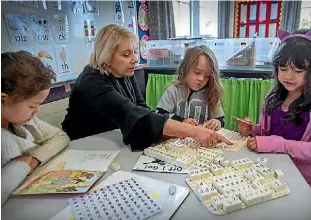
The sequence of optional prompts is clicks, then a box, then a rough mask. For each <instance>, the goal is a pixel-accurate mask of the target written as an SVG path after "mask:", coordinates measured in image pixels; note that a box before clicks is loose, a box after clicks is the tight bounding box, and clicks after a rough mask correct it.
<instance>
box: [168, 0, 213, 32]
mask: <svg viewBox="0 0 311 220" xmlns="http://www.w3.org/2000/svg"><path fill="white" fill-rule="evenodd" d="M173 11H174V21H175V31H176V37H197V36H213V37H217V33H218V29H217V28H218V25H217V23H218V17H217V16H218V1H217V0H213V1H206V0H200V1H193V0H173Z"/></svg>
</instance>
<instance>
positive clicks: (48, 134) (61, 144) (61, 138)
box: [30, 117, 70, 166]
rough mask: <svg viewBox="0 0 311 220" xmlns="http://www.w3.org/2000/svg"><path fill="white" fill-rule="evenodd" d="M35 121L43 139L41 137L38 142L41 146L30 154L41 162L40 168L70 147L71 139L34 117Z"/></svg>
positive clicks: (59, 130)
mask: <svg viewBox="0 0 311 220" xmlns="http://www.w3.org/2000/svg"><path fill="white" fill-rule="evenodd" d="M33 120H34V123H35V124H36V126H37V127H38V129H39V131H40V132H41V134H42V137H40V139H39V140H36V143H37V144H39V145H40V146H38V147H37V148H36V149H35V150H33V151H32V152H30V155H31V156H33V157H35V158H37V159H38V160H39V161H40V162H41V163H40V166H42V165H44V164H45V163H46V162H48V161H49V160H50V159H51V158H53V157H54V156H56V155H57V154H58V153H60V152H61V151H62V150H64V149H65V148H66V147H67V146H68V144H69V141H70V139H69V137H68V136H67V134H66V133H65V132H63V131H62V130H61V129H59V128H57V127H54V126H52V125H50V124H48V123H46V122H44V121H42V120H40V119H38V118H36V117H34V119H33Z"/></svg>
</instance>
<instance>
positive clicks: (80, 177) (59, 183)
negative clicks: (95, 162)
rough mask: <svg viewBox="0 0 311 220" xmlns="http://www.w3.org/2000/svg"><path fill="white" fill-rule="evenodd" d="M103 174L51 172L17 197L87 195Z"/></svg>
mask: <svg viewBox="0 0 311 220" xmlns="http://www.w3.org/2000/svg"><path fill="white" fill-rule="evenodd" d="M103 174H104V173H103V172H97V171H80V170H60V171H49V172H47V173H45V174H43V175H42V176H40V177H39V178H37V179H36V180H34V181H33V182H31V183H29V184H28V185H26V186H25V187H24V188H22V189H20V190H19V191H17V192H16V193H15V195H31V194H55V193H85V192H87V191H88V190H89V189H90V188H91V187H92V186H93V185H94V183H95V182H96V181H97V180H98V179H99V178H100V177H101V176H102V175H103Z"/></svg>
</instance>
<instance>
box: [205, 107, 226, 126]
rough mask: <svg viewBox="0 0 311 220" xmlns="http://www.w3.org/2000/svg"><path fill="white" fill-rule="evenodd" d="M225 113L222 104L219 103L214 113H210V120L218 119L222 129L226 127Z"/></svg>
mask: <svg viewBox="0 0 311 220" xmlns="http://www.w3.org/2000/svg"><path fill="white" fill-rule="evenodd" d="M224 115H225V113H224V110H223V109H222V106H221V103H220V102H218V103H217V106H216V108H215V110H214V111H213V112H210V116H209V120H210V119H217V120H218V121H220V123H221V127H224V126H225V120H224V119H225V117H224Z"/></svg>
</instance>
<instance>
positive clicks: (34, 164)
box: [14, 155, 39, 172]
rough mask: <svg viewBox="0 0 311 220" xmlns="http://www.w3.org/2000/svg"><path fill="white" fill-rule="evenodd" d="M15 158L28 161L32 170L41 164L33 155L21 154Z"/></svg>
mask: <svg viewBox="0 0 311 220" xmlns="http://www.w3.org/2000/svg"><path fill="white" fill-rule="evenodd" d="M14 160H17V161H23V162H25V163H27V164H28V165H29V167H30V169H31V170H30V172H33V171H34V170H35V169H36V168H37V166H38V165H39V161H38V160H37V159H36V158H34V157H32V156H26V155H21V156H18V157H16V158H15V159H14Z"/></svg>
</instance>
